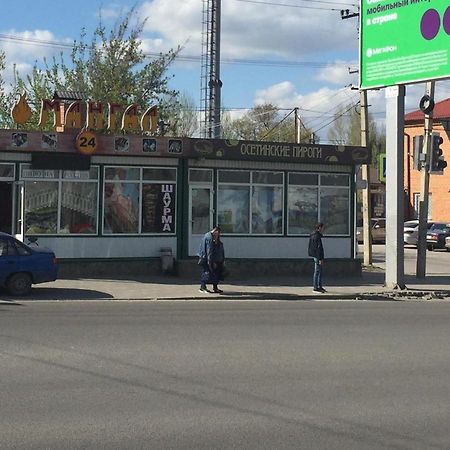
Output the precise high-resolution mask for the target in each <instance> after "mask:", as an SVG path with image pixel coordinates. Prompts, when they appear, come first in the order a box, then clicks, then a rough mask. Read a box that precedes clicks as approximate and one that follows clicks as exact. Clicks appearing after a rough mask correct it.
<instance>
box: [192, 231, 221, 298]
mask: <svg viewBox="0 0 450 450" xmlns="http://www.w3.org/2000/svg"><path fill="white" fill-rule="evenodd" d="M218 236H219V237H220V227H219V226H217V225H215V226H214V227H213V228H212V230H211V231H208V232H207V233H205V234H204V236H203V238H202V241H201V243H200V247H199V249H198V253H197V255H198V257H199V259H198V265H199V266H200V267H201V269H202V273H201V275H200V289H199V291H200V292H205V293H206V292H208V293H209V292H210V291H209V290H208V288H207V287H206V285H207V284H208V283H211V282H213V281H214V280H211V272H212V260H211V256H212V254H213V250H214V240H215V239H217V237H218Z"/></svg>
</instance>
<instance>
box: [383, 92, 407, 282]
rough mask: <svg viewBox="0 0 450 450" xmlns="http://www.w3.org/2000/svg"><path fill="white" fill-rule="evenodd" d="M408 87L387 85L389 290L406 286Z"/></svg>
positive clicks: (387, 279)
mask: <svg viewBox="0 0 450 450" xmlns="http://www.w3.org/2000/svg"><path fill="white" fill-rule="evenodd" d="M404 122H405V86H404V85H398V86H390V87H387V88H386V273H385V285H386V287H388V288H389V289H405V280H404V278H405V267H404V248H403V218H404V217H403V216H404V209H403V206H404V190H403V189H404V165H405V163H404V156H403V153H404V137H403V132H404Z"/></svg>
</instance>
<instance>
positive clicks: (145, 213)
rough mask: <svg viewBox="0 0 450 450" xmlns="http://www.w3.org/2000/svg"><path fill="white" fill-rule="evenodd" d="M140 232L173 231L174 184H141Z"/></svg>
mask: <svg viewBox="0 0 450 450" xmlns="http://www.w3.org/2000/svg"><path fill="white" fill-rule="evenodd" d="M142 233H175V184H144V185H143V186H142Z"/></svg>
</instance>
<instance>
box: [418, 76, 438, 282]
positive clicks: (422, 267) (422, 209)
mask: <svg viewBox="0 0 450 450" xmlns="http://www.w3.org/2000/svg"><path fill="white" fill-rule="evenodd" d="M425 94H426V95H428V96H429V98H430V99H431V100H433V101H434V81H428V82H427V84H426V86H425ZM432 133H433V111H432V110H431V111H430V112H429V113H428V114H426V113H425V125H424V138H423V150H422V153H423V154H424V155H425V162H424V163H423V164H422V167H421V169H420V170H421V172H422V174H421V175H422V178H421V183H420V199H419V232H418V240H417V261H416V278H425V274H426V266H427V222H428V197H429V190H430V172H429V170H430V156H431V138H432Z"/></svg>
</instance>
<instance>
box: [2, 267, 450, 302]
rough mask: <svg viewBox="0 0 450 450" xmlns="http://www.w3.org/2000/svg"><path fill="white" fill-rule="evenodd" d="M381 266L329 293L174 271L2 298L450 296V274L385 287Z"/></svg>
mask: <svg viewBox="0 0 450 450" xmlns="http://www.w3.org/2000/svg"><path fill="white" fill-rule="evenodd" d="M384 278H385V275H384V271H383V270H382V269H381V268H376V267H375V268H371V269H370V270H364V272H363V275H362V277H357V278H350V277H348V278H343V277H340V278H332V279H329V278H326V277H325V278H324V287H325V288H326V289H327V292H326V293H324V294H320V293H314V292H313V291H312V288H311V280H310V279H309V278H299V277H276V278H254V279H251V280H248V279H247V280H234V279H230V280H227V281H226V282H224V283H223V284H222V285H220V287H221V289H223V291H224V292H223V294H205V293H202V292H199V291H198V288H199V285H198V282H197V280H186V279H182V278H177V277H171V276H165V277H163V276H161V277H150V276H149V277H127V278H126V279H125V278H124V279H117V278H116V279H109V278H96V279H89V278H77V279H60V280H57V281H55V282H53V283H43V284H40V285H36V286H34V287H33V290H32V293H31V294H30V295H29V296H27V297H12V296H10V295H9V294H7V293H6V292H5V291H0V301H7V302H21V301H27V300H30V301H31V300H37V301H39V300H41V301H49V300H61V301H62V300H72V301H74V300H102V301H103V300H154V301H156V300H200V299H205V300H217V301H224V300H317V299H324V300H325V299H327V300H332V299H343V300H345V299H360V300H377V299H379V300H383V299H386V300H410V299H414V300H433V299H449V300H450V274H433V275H431V276H427V277H426V278H425V279H423V280H419V279H417V278H416V277H415V276H412V275H406V276H405V283H406V286H407V289H405V290H389V289H387V288H386V287H384V286H383V283H384Z"/></svg>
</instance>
